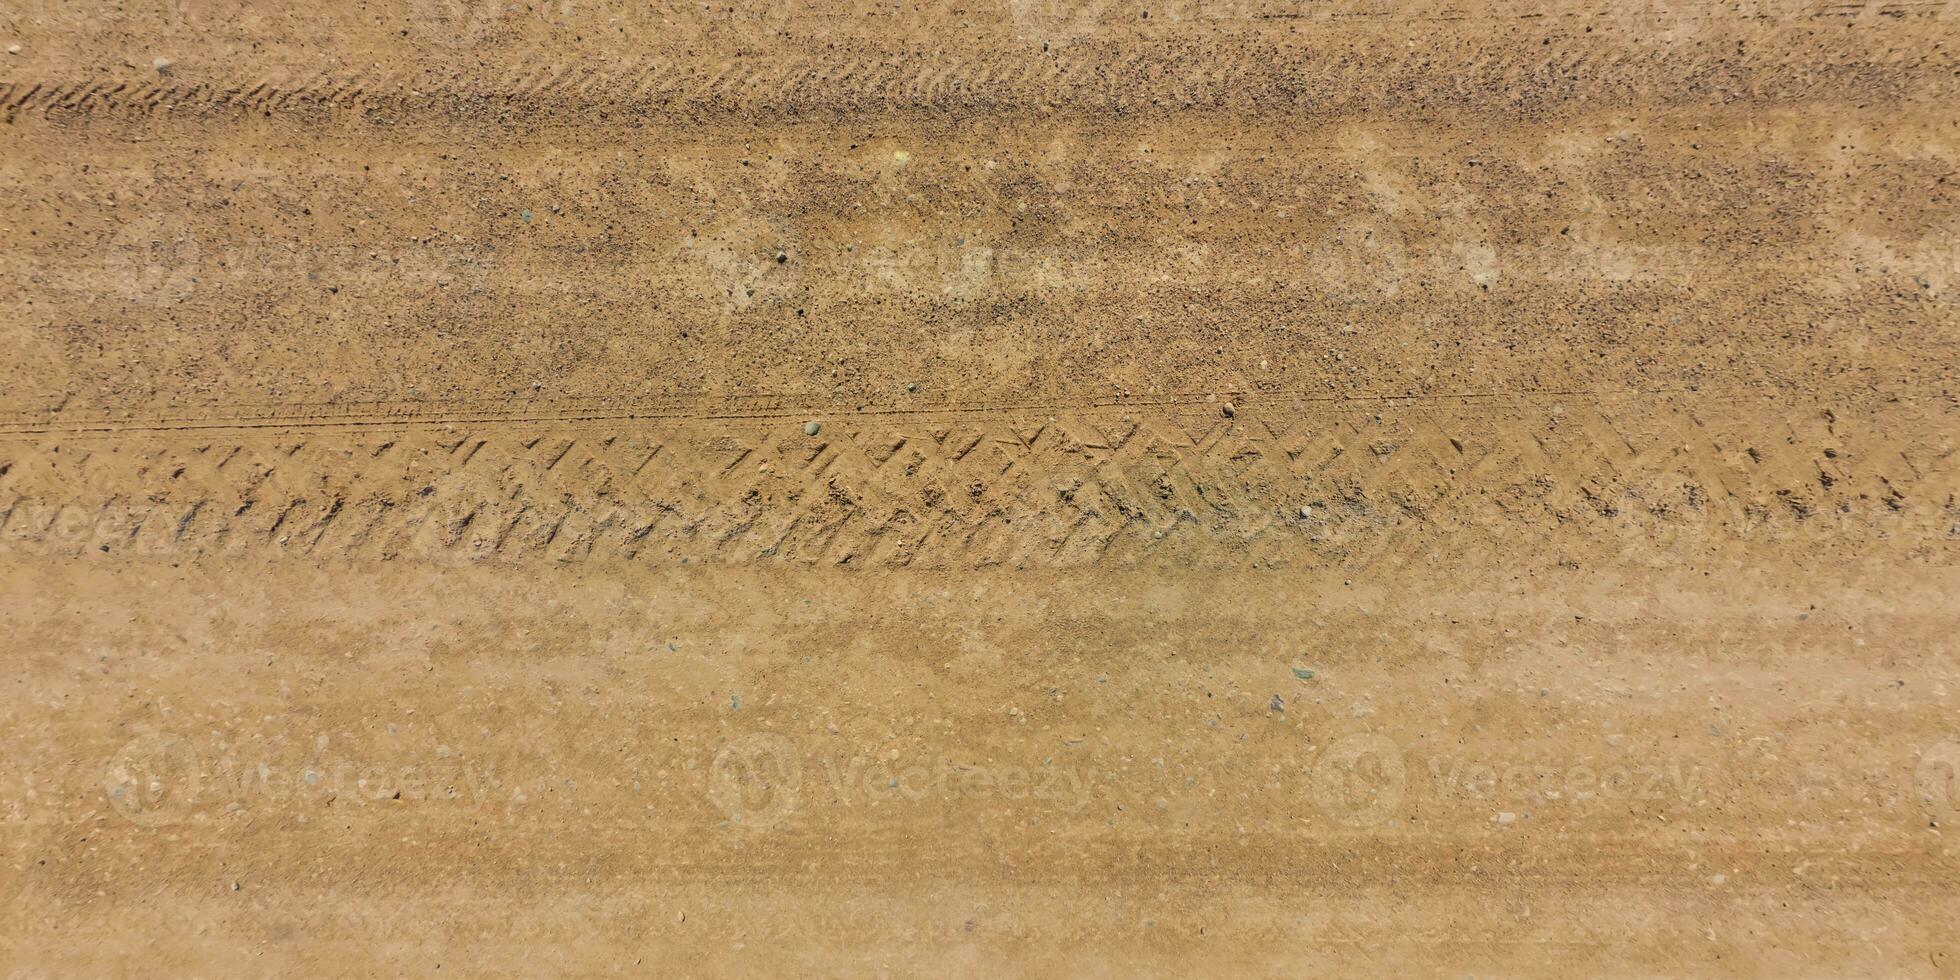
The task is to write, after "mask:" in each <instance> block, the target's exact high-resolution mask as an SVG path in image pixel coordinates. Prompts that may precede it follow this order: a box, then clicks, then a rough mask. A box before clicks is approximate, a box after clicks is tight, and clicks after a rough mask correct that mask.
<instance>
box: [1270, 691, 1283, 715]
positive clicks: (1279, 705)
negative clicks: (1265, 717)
mask: <svg viewBox="0 0 1960 980" xmlns="http://www.w3.org/2000/svg"><path fill="white" fill-rule="evenodd" d="M1266 707H1268V708H1271V709H1273V710H1274V711H1285V710H1286V699H1285V698H1283V697H1280V696H1279V695H1277V694H1275V695H1273V700H1272V703H1270V704H1268V705H1266Z"/></svg>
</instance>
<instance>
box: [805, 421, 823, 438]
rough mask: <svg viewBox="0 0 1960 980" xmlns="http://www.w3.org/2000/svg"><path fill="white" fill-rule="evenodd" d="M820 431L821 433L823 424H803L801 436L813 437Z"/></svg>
mask: <svg viewBox="0 0 1960 980" xmlns="http://www.w3.org/2000/svg"><path fill="white" fill-rule="evenodd" d="M822 431H823V423H821V422H805V423H803V434H804V435H806V436H813V435H816V434H817V433H819V432H822Z"/></svg>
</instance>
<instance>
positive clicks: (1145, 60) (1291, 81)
mask: <svg viewBox="0 0 1960 980" xmlns="http://www.w3.org/2000/svg"><path fill="white" fill-rule="evenodd" d="M1789 33H1790V37H1789V38H1788V43H1787V44H1782V43H1779V42H1778V40H1777V35H1775V34H1771V35H1769V36H1757V37H1753V38H1752V44H1751V45H1750V47H1749V49H1748V50H1747V52H1745V53H1740V54H1735V55H1732V56H1725V57H1724V58H1722V59H1720V60H1718V61H1711V60H1709V59H1708V57H1707V56H1706V54H1705V52H1700V51H1697V50H1694V49H1690V48H1679V47H1655V48H1642V47H1638V46H1632V45H1622V46H1618V47H1607V48H1599V49H1571V50H1565V49H1544V48H1539V47H1536V46H1531V47H1529V48H1505V47H1494V48H1485V49H1477V50H1472V51H1463V50H1460V49H1455V50H1450V51H1436V50H1430V49H1427V48H1421V49H1416V50H1411V51H1409V52H1406V53H1405V52H1397V53H1396V54H1395V56H1393V57H1377V58H1352V57H1329V56H1326V55H1325V54H1324V53H1315V52H1309V51H1293V50H1285V51H1282V50H1277V49H1273V48H1271V47H1269V46H1262V45H1246V46H1242V47H1235V48H1227V49H1222V50H1208V51H1205V52H1204V53H1202V54H1195V53H1190V52H1184V51H1177V50H1162V51H1155V52H1148V53H1137V52H1134V51H1119V50H1114V49H1112V50H1110V51H1094V50H1091V51H1083V52H1067V53H1063V52H1057V53H1054V54H1052V55H1050V56H1043V57H1039V58H1036V57H1029V56H1028V54H1027V53H1026V51H1025V50H1024V49H1025V45H1019V46H1015V47H1008V48H1002V49H1000V50H995V51H988V50H985V49H984V48H983V49H980V50H974V51H969V52H967V53H964V54H955V53H949V52H943V51H932V52H926V51H892V52H871V53H864V54H851V53H835V54H832V55H828V56H816V55H772V56H763V57H755V58H750V59H744V60H741V61H730V62H714V61H707V60H701V61H690V60H651V59H646V58H632V59H625V60H622V61H620V62H616V63H611V64H608V65H606V66H604V67H586V66H581V67H575V68H573V67H561V66H532V67H523V68H516V69H512V70H508V71H502V72H495V73H492V74H489V75H470V76H464V77H462V78H444V79H439V80H432V79H428V78H421V77H392V76H391V77H363V76H341V75H323V74H292V75H283V74H282V75H269V76H266V77H261V78H254V79H251V80H247V81H240V82H234V83H225V82H211V81H183V82H176V81H171V80H168V79H159V78H155V77H131V78H88V79H0V115H4V116H6V117H7V118H10V119H11V118H13V117H16V116H20V115H30V116H42V117H46V118H49V119H87V118H91V117H96V116H102V117H108V118H115V117H135V118H143V117H151V116H157V115H161V114H169V115H171V116H173V117H179V118H219V117H227V116H231V117H237V116H250V115H261V114H274V113H277V114H280V115H299V116H303V117H304V116H311V115H321V114H328V115H332V114H349V115H352V116H356V117H365V118H368V119H370V120H372V121H376V122H396V121H401V120H405V119H412V118H415V117H421V116H432V117H436V118H444V119H448V118H456V117H483V118H501V117H506V116H525V115H539V114H542V115H547V116H548V115H551V114H561V113H566V112H576V111H580V110H586V109H590V110H594V111H603V112H605V113H607V115H608V117H609V118H630V117H632V116H634V115H636V114H638V115H661V114H679V115H687V116H699V115H713V114H716V113H722V112H737V113H756V112H763V113H783V114H789V115H797V116H805V115H822V114H825V113H835V114H851V113H863V112H873V111H903V110H932V111H944V110H952V109H960V110H965V111H973V110H1002V111H1004V110H1011V109H1017V108H1029V107H1038V108H1041V109H1043V110H1044V111H1051V112H1052V111H1078V112H1115V111H1121V112H1125V113H1129V112H1149V111H1168V110H1176V109H1194V108H1195V109H1225V110H1230V109H1234V108H1245V109H1257V110H1258V111H1261V112H1275V111H1277V112H1284V113H1290V114H1303V115H1339V114H1352V113H1356V112H1371V113H1375V112H1395V111H1398V110H1403V109H1420V108H1423V107H1434V106H1438V105H1449V104H1454V103H1460V102H1465V101H1474V102H1475V103H1476V104H1478V105H1483V106H1507V107H1511V108H1513V109H1518V110H1524V111H1529V110H1531V109H1532V108H1533V107H1537V108H1540V109H1542V108H1545V107H1548V106H1551V105H1554V104H1560V103H1580V102H1584V101H1586V99H1585V97H1586V95H1587V94H1588V93H1587V92H1586V91H1585V87H1586V86H1588V85H1595V82H1594V81H1588V79H1591V80H1596V81H1597V85H1595V87H1596V88H1598V91H1597V92H1596V93H1594V94H1598V95H1600V96H1601V97H1603V98H1612V97H1616V96H1615V93H1616V92H1617V88H1613V87H1612V86H1613V84H1615V83H1612V82H1611V81H1610V80H1612V79H1617V78H1621V77H1624V75H1625V74H1626V73H1627V72H1629V71H1633V70H1636V69H1638V70H1639V71H1640V72H1641V73H1642V76H1643V77H1644V78H1647V79H1650V88H1651V91H1650V92H1648V93H1647V94H1648V97H1649V98H1650V99H1651V100H1653V101H1656V102H1662V103H1666V102H1695V101H1708V100H1710V99H1713V100H1716V101H1727V100H1730V99H1732V98H1734V97H1736V96H1737V95H1738V94H1746V95H1750V96H1753V97H1757V98H1763V99H1771V100H1778V99H1782V100H1794V99H1820V98H1832V97H1840V96H1841V97H1855V98H1858V99H1861V100H1863V101H1866V102H1870V101H1872V100H1877V99H1883V98H1886V97H1888V96H1896V95H1898V94H1900V93H1902V92H1904V91H1906V90H1907V89H1908V88H1912V89H1913V90H1914V91H1915V93H1916V94H1917V95H1919V96H1921V97H1936V96H1937V94H1938V92H1934V91H1923V92H1922V91H1919V89H1925V88H1928V87H1931V88H1933V89H1938V90H1940V91H1945V90H1948V89H1951V88H1952V87H1953V86H1954V82H1953V78H1952V71H1951V70H1950V69H1951V68H1952V67H1953V59H1952V57H1951V56H1949V55H1944V54H1941V53H1938V52H1935V53H1933V54H1930V55H1918V56H1911V57H1908V56H1906V55H1903V54H1898V55H1893V54H1888V53H1872V52H1862V53H1861V52H1850V51H1847V52H1843V53H1842V55H1841V56H1840V57H1834V58H1832V59H1830V60H1829V61H1828V63H1825V64H1822V65H1819V64H1818V57H1819V55H1818V52H1817V50H1816V47H1815V46H1816V40H1815V37H1814V28H1806V29H1797V28H1791V29H1790V30H1789ZM1796 65H1802V70H1801V71H1795V70H1789V69H1791V68H1793V67H1794V66H1796ZM1440 66H1446V67H1447V69H1448V70H1439V67H1440ZM1599 86H1605V87H1599Z"/></svg>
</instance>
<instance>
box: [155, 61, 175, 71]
mask: <svg viewBox="0 0 1960 980" xmlns="http://www.w3.org/2000/svg"><path fill="white" fill-rule="evenodd" d="M173 64H175V62H173V61H171V60H170V59H169V58H158V59H156V60H155V61H152V62H150V67H151V68H155V69H156V70H157V71H159V72H167V71H169V70H170V66H171V65H173Z"/></svg>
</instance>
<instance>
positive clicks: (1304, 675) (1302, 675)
mask: <svg viewBox="0 0 1960 980" xmlns="http://www.w3.org/2000/svg"><path fill="white" fill-rule="evenodd" d="M1293 676H1295V677H1298V678H1299V679H1301V680H1303V681H1310V680H1313V671H1312V670H1310V669H1308V668H1306V667H1295V668H1293Z"/></svg>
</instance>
